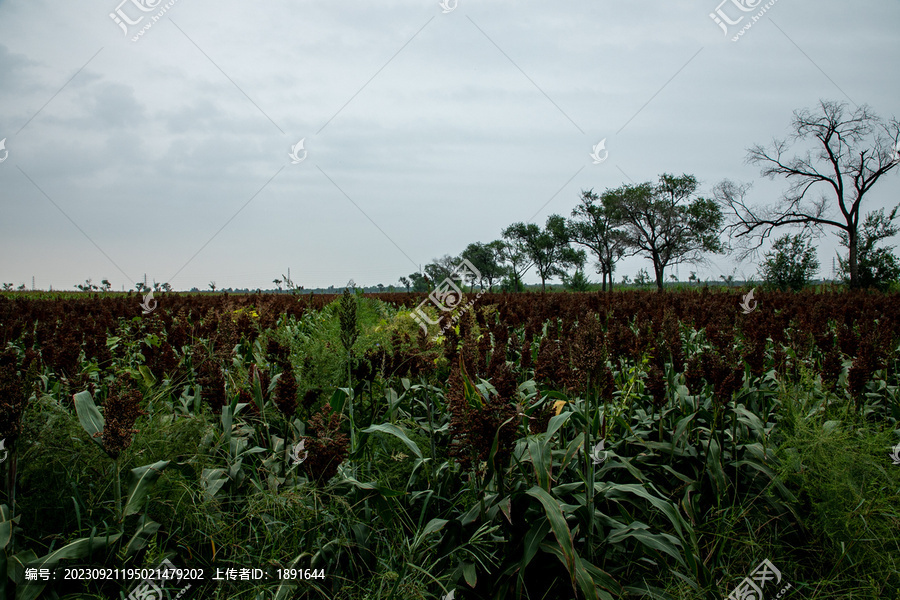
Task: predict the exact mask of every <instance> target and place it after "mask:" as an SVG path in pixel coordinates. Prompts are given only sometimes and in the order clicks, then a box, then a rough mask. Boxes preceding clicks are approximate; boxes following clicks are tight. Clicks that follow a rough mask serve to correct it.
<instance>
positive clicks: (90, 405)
mask: <svg viewBox="0 0 900 600" xmlns="http://www.w3.org/2000/svg"><path fill="white" fill-rule="evenodd" d="M75 412H77V413H78V422H79V423H81V427H82V428H83V429H84V430H85V431H86V432H87V434H88V437H90V438H91V440H92V441H93V442H94V443H95V444H97V445H98V446H100V447H101V448H102V447H103V440H102V439H101V437H100V436H101V435H102V434H103V427H104V421H103V415H101V414H100V410H99V409H98V408H97V405H96V404H94V397H93V396H91V393H90V392H88V391H84V392H78V393H77V394H75Z"/></svg>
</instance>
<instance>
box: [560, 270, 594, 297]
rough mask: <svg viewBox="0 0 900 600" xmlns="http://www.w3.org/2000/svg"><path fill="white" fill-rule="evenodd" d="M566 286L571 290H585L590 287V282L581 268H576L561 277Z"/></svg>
mask: <svg viewBox="0 0 900 600" xmlns="http://www.w3.org/2000/svg"><path fill="white" fill-rule="evenodd" d="M563 283H565V285H566V288H567V289H569V290H572V291H573V292H587V291H589V290H590V289H591V282H590V280H589V279H588V278H587V275H585V274H584V271H583V270H582V269H578V270H576V271H575V273H574V274H572V275H571V276H568V275H567V276H565V277H563Z"/></svg>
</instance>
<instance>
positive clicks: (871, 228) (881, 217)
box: [838, 207, 900, 291]
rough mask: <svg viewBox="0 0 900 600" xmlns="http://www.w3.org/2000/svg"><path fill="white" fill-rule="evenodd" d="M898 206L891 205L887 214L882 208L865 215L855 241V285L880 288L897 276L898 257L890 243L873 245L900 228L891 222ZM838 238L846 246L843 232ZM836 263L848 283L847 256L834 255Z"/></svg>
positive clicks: (883, 287) (845, 237)
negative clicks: (856, 250)
mask: <svg viewBox="0 0 900 600" xmlns="http://www.w3.org/2000/svg"><path fill="white" fill-rule="evenodd" d="M898 208H900V207H894V210H892V211H891V214H890V215H887V216H885V214H884V209H883V208H882V209H879V210H877V211H874V212H870V213H869V214H867V215H866V220H865V221H864V222H863V227H862V232H861V235H860V240H859V245H858V252H859V253H858V255H857V258H858V260H859V264H858V265H857V277H858V287H874V288H877V289H879V290H882V291H883V290H886V289H887V288H889V287H890V284H891V283H892V282H894V281H897V279H898V278H900V260H897V256H896V255H895V254H894V253H893V249H894V247H893V246H882V247H881V248H876V245H877V244H878V243H879V242H880V241H882V240H885V239H887V238H889V237H893V236H895V235H897V233H898V232H900V228H898V227H897V225H895V224H894V219H896V218H897V209H898ZM840 238H841V245H842V246H843V247H845V248H849V246H850V240H849V239H848V237H847V234H845V233H843V232H842V233H841V234H840ZM838 263H839V264H840V269H841V277H842V278H843V280H844V281H845V282H846V283H850V280H851V271H850V260H849V257H848V258H847V259H844V258H843V257H841V256H838Z"/></svg>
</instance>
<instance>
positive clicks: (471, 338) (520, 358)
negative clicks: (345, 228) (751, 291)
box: [0, 289, 900, 600]
mask: <svg viewBox="0 0 900 600" xmlns="http://www.w3.org/2000/svg"><path fill="white" fill-rule="evenodd" d="M745 292H746V290H736V289H731V290H719V291H709V290H701V291H696V290H686V291H677V292H667V293H655V292H642V291H617V292H612V293H582V294H576V293H567V294H557V293H548V294H531V293H528V294H504V295H501V294H484V295H483V296H482V297H481V298H480V299H479V300H478V302H477V304H476V305H475V307H474V308H473V309H472V310H470V311H469V312H467V313H466V314H465V315H464V316H463V317H462V318H461V319H459V321H458V322H457V323H456V324H455V325H454V324H451V323H448V322H447V317H446V316H444V317H443V321H442V325H448V328H447V329H446V331H445V333H444V334H443V335H436V334H437V333H438V331H439V330H440V327H434V328H433V331H430V332H429V333H428V334H427V335H426V334H425V333H424V332H422V330H421V329H420V328H419V327H418V325H417V324H416V322H415V321H413V319H412V318H411V316H410V311H411V309H412V308H414V307H415V306H416V305H417V304H418V303H419V302H421V300H422V299H423V298H424V296H421V295H415V294H377V295H365V296H364V295H361V294H355V293H351V292H349V291H348V292H345V294H344V295H343V296H290V295H286V294H284V295H271V294H269V295H266V294H258V295H241V296H234V295H228V294H202V295H188V294H183V295H180V294H173V293H168V294H163V295H161V297H160V298H159V305H158V308H156V309H155V310H154V311H153V312H152V313H150V314H147V315H145V314H142V311H141V308H140V302H141V297H140V296H139V295H137V294H93V295H92V294H81V295H79V296H78V297H77V298H76V297H73V296H71V295H69V296H51V295H45V297H41V296H39V295H34V294H24V293H23V294H16V293H10V294H5V295H4V296H2V297H0V350H2V354H0V438H2V439H3V440H4V446H5V451H7V452H8V454H5V455H3V457H4V458H5V459H4V460H3V462H2V464H0V473H2V482H3V484H2V488H3V489H2V497H0V501H2V503H3V506H2V507H0V519H2V522H0V547H2V549H3V552H2V554H0V557H2V558H0V560H2V561H3V565H0V570H5V571H6V572H7V573H8V577H6V578H4V579H3V583H2V593H0V598H10V599H12V598H17V599H19V598H23V599H24V598H27V599H30V598H38V597H40V598H126V597H129V594H132V596H131V597H138V596H136V595H135V594H134V592H133V590H135V586H136V585H138V583H139V580H141V579H143V577H142V576H141V575H140V569H142V568H143V569H151V568H156V567H157V566H159V565H160V564H161V562H162V561H163V560H164V559H167V560H168V561H169V563H165V564H171V565H174V566H175V567H177V568H179V569H185V570H191V569H193V570H197V569H203V570H204V573H205V574H204V575H203V578H202V579H193V580H188V581H185V580H182V581H181V582H180V583H179V584H178V585H175V582H174V581H173V582H169V583H168V584H167V587H166V590H167V591H166V594H168V597H172V598H174V597H177V596H178V595H179V594H183V595H181V596H180V597H182V598H197V599H207V598H214V599H225V598H245V599H263V598H266V599H269V598H278V599H281V598H327V599H347V600H350V599H354V600H357V599H358V600H362V599H380V598H384V599H387V598H396V599H403V600H410V599H426V598H428V599H430V598H455V599H456V600H468V599H479V600H487V599H506V598H523V599H535V600H537V599H563V600H570V599H575V598H577V599H587V598H590V599H594V598H603V599H613V598H616V599H618V598H641V597H643V598H697V599H717V598H726V597H729V595H730V597H732V598H742V599H746V600H760V596H759V595H758V592H757V591H754V588H752V587H748V582H750V583H752V584H753V585H758V586H760V587H761V588H763V589H764V592H763V596H762V597H764V598H766V599H769V598H775V597H778V595H779V594H781V593H782V592H783V596H782V597H784V598H797V599H799V598H803V599H805V600H812V599H825V598H829V599H831V598H847V599H849V598H854V599H863V598H872V599H874V598H889V599H897V598H900V593H898V590H900V513H898V510H900V509H898V507H900V464H894V462H895V461H893V460H892V458H891V451H892V448H893V447H894V446H895V445H896V444H897V443H898V442H900V435H898V434H900V431H898V423H897V420H898V418H900V394H898V385H900V381H898V371H900V369H898V366H900V354H898V350H900V302H898V301H900V296H898V295H897V294H871V293H865V292H848V291H833V290H829V289H818V290H808V291H805V292H803V293H778V292H765V293H762V294H757V300H758V301H759V304H758V307H757V308H756V309H755V310H754V311H753V312H750V313H749V314H745V312H744V311H742V310H741V309H740V307H739V305H740V302H741V296H742V294H743V293H745ZM898 462H900V461H898ZM763 561H768V567H764V568H763V575H765V574H766V569H768V578H767V577H757V578H756V579H754V578H752V577H751V575H752V574H754V573H759V569H758V567H759V566H760V565H761V564H763ZM64 567H79V568H81V567H85V568H87V567H91V568H94V569H93V571H84V570H82V571H77V570H75V569H69V570H68V574H69V577H70V578H69V579H66V578H65V576H66V573H67V571H65V570H64V569H63V568H64ZM99 567H102V568H105V569H106V571H105V573H106V574H105V575H103V573H104V572H103V571H100V570H98V569H96V568H99ZM769 567H772V568H774V571H773V569H772V568H769ZM35 568H37V569H41V568H47V569H53V568H55V569H56V570H55V573H56V578H55V579H51V580H44V579H41V578H40V577H37V578H36V579H35V578H34V577H33V573H34V571H30V570H29V569H35ZM229 569H234V571H232V573H234V574H236V575H235V576H234V577H231V578H229V577H226V576H225V573H226V570H229ZM242 569H244V571H242ZM246 569H249V570H250V571H246ZM254 569H257V570H258V571H257V574H258V573H259V572H263V573H264V574H265V576H264V577H262V578H259V577H255V575H254V571H253V570H254ZM129 570H130V571H129ZM259 570H261V571H259ZM279 570H280V571H279ZM73 572H74V573H76V574H80V575H79V576H78V577H77V578H75V579H72V578H71V577H72V573H73ZM92 572H93V573H94V574H93V575H91V573H92ZM217 572H219V573H221V574H223V577H222V578H221V580H214V577H215V576H216V573H217ZM776 572H777V578H776V576H775V573H776ZM27 573H32V576H29V575H27ZM110 573H112V574H110ZM241 573H243V574H244V575H247V577H243V576H242V575H241ZM248 573H249V575H248ZM26 577H30V579H31V580H30V581H28V582H27V583H26ZM185 586H188V587H185ZM143 597H145V598H156V597H158V596H150V595H146V596H143ZM163 597H167V596H166V595H164V596H163Z"/></svg>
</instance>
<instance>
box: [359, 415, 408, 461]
mask: <svg viewBox="0 0 900 600" xmlns="http://www.w3.org/2000/svg"><path fill="white" fill-rule="evenodd" d="M360 433H367V434H368V433H387V434H389V435H392V436H394V437H396V438H397V439H398V440H400V441H401V442H403V443H404V444H406V447H407V448H409V450H410V452H412V453H413V454H415V455H416V457H418V458H422V451H421V450H419V446H417V445H416V443H415V442H413V441H412V440H411V439H409V438H408V437H407V436H406V431H405V430H404V429H402V428H400V427H398V426H397V425H392V424H390V423H382V424H381V425H370V426H369V427H367V428H365V429H363V430H362V431H361V432H360Z"/></svg>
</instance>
